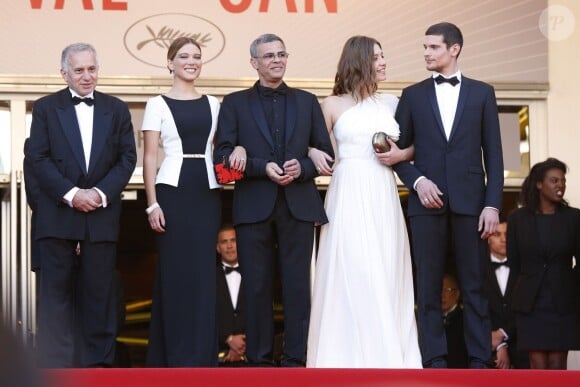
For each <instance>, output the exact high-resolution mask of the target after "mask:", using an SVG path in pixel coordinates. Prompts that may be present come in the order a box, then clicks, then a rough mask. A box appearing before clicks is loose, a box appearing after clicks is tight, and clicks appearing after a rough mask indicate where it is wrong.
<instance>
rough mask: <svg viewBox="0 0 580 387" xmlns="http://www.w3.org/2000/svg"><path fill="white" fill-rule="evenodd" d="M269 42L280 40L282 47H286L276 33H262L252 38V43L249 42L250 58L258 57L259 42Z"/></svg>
mask: <svg viewBox="0 0 580 387" xmlns="http://www.w3.org/2000/svg"><path fill="white" fill-rule="evenodd" d="M271 42H280V43H282V46H284V48H286V45H285V44H284V41H283V40H282V38H281V37H279V36H278V35H276V34H263V35H260V36H258V37H257V38H256V39H254V40H253V41H252V43H251V44H250V56H251V57H252V58H257V57H258V46H259V45H260V44H265V43H271Z"/></svg>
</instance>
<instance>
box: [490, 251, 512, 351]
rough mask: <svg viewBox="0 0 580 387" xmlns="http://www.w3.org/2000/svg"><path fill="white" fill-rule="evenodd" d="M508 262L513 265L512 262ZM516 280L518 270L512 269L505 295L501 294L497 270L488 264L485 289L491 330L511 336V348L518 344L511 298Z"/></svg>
mask: <svg viewBox="0 0 580 387" xmlns="http://www.w3.org/2000/svg"><path fill="white" fill-rule="evenodd" d="M508 262H510V263H511V261H510V260H508ZM515 280H516V270H514V269H512V268H511V267H510V272H509V276H508V280H507V284H506V289H505V294H503V295H502V294H501V289H500V287H499V283H498V282H497V276H496V274H495V268H494V267H493V265H492V264H491V262H489V263H488V265H487V268H486V278H485V289H486V295H487V300H488V302H489V318H490V320H491V329H492V330H494V331H495V330H497V329H499V328H502V329H503V330H504V331H505V333H506V334H507V335H508V336H509V339H508V340H509V342H508V344H509V345H510V346H511V345H512V344H513V343H515V342H516V321H515V314H514V312H513V311H512V307H511V298H512V293H513V288H514V284H515Z"/></svg>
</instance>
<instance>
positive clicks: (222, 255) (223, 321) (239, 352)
mask: <svg viewBox="0 0 580 387" xmlns="http://www.w3.org/2000/svg"><path fill="white" fill-rule="evenodd" d="M216 250H217V252H218V255H219V262H218V270H217V272H216V274H217V278H216V281H217V304H218V305H217V308H218V320H217V321H218V343H219V360H220V364H224V365H228V364H230V365H240V364H244V363H245V360H246V357H245V354H246V306H245V304H246V303H245V301H244V297H242V292H243V285H242V275H241V274H240V265H239V264H238V249H237V246H236V230H235V229H234V227H233V226H231V225H224V226H222V227H221V228H220V231H219V232H218V240H217V245H216Z"/></svg>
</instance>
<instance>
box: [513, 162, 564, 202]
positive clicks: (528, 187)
mask: <svg viewBox="0 0 580 387" xmlns="http://www.w3.org/2000/svg"><path fill="white" fill-rule="evenodd" d="M550 169H559V170H561V171H562V172H564V173H566V171H567V170H568V167H567V166H566V164H564V163H563V162H562V161H560V160H558V159H556V158H553V157H550V158H548V159H546V161H541V162H539V163H536V164H534V166H533V167H532V169H531V170H530V174H529V175H528V177H526V179H525V180H524V183H523V184H522V191H521V192H520V204H521V205H522V206H523V207H527V208H529V209H530V210H532V211H536V210H538V208H539V207H540V193H539V191H538V188H537V187H536V185H537V183H541V182H542V181H544V178H545V177H546V173H548V171H549V170H550ZM560 203H561V204H562V205H564V206H567V205H568V202H567V201H566V200H564V199H562V201H561V202H560Z"/></svg>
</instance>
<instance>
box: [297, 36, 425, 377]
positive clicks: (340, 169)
mask: <svg viewBox="0 0 580 387" xmlns="http://www.w3.org/2000/svg"><path fill="white" fill-rule="evenodd" d="M385 69H386V65H385V60H384V57H383V52H382V49H381V46H380V44H379V42H377V41H376V40H375V39H372V38H369V37H364V36H355V37H352V38H350V39H349V40H348V41H347V42H346V44H345V46H344V48H343V52H342V55H341V58H340V61H339V64H338V72H337V74H336V78H335V85H334V88H333V93H332V94H333V95H332V96H330V97H328V98H326V99H325V100H324V101H323V102H322V110H323V113H324V116H325V119H326V123H327V126H328V128H329V131H330V132H331V134H332V135H334V138H335V140H336V144H337V148H338V152H337V158H338V161H337V163H336V165H335V167H334V170H332V169H331V168H330V166H329V165H328V163H327V162H326V160H329V161H330V160H331V159H330V157H328V156H326V154H324V153H322V152H320V151H317V150H315V149H312V150H311V158H312V160H313V161H314V163H315V165H316V166H317V168H319V171H320V173H321V174H323V175H329V174H332V180H331V182H330V186H329V188H328V191H327V194H326V202H325V208H326V212H327V214H328V218H329V223H328V224H327V225H325V226H323V227H322V230H321V235H320V245H319V250H318V257H317V261H316V271H315V277H314V290H313V300H312V311H311V317H310V330H309V337H308V353H307V367H328V368H421V354H420V351H419V345H418V339H417V327H416V323H415V315H414V295H413V277H412V269H411V258H410V250H409V241H408V237H407V229H406V225H405V220H404V217H403V212H402V209H401V204H400V201H399V195H398V192H397V185H396V181H395V177H394V174H393V171H392V170H391V168H390V167H388V166H387V164H388V165H390V164H393V163H394V162H396V161H400V158H399V159H398V160H397V159H396V158H397V157H404V158H411V157H412V153H413V150H412V149H408V150H399V149H398V148H396V145H395V144H394V143H393V142H390V144H391V146H392V147H393V150H392V151H391V152H386V153H381V154H376V153H375V152H374V151H373V147H372V141H371V140H372V137H373V134H374V133H375V132H378V131H382V132H385V133H387V134H388V135H389V136H390V137H392V138H395V139H396V138H398V136H399V126H398V124H397V122H396V121H395V119H394V114H395V109H396V106H397V102H398V100H397V98H396V97H395V96H393V95H388V94H379V93H377V92H376V91H377V82H378V81H383V80H385V78H386V76H385Z"/></svg>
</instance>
